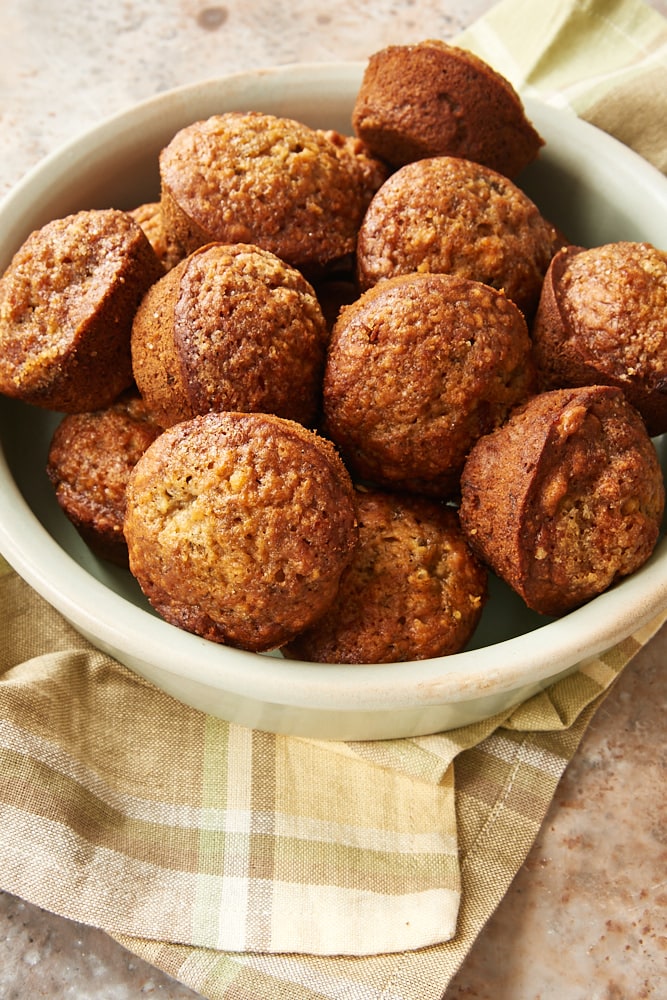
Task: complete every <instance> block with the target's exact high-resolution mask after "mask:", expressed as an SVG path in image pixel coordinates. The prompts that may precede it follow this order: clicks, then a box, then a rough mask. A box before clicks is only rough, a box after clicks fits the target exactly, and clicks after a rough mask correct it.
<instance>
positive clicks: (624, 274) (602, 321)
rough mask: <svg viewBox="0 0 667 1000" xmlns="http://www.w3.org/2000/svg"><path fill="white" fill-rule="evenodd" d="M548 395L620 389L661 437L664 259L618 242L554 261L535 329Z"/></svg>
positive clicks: (666, 298)
mask: <svg viewBox="0 0 667 1000" xmlns="http://www.w3.org/2000/svg"><path fill="white" fill-rule="evenodd" d="M533 338H534V341H535V357H536V360H537V364H538V367H539V371H540V377H541V381H542V383H543V385H544V386H545V387H549V388H555V387H559V386H569V385H584V384H591V383H595V382H603V383H607V384H611V385H616V386H618V387H619V388H621V389H623V391H624V392H625V394H626V396H627V398H628V399H629V400H630V402H631V403H632V404H633V405H634V406H636V407H637V409H638V410H639V411H640V413H641V414H642V416H643V417H644V419H645V420H646V422H647V424H648V426H649V430H650V432H651V433H652V434H662V433H664V432H665V431H666V430H667V392H666V391H665V383H666V381H667V253H666V252H665V251H663V250H659V249H657V248H656V247H654V246H653V245H652V244H650V243H646V242H643V243H642V242H630V241H620V242H617V243H608V244H605V245H603V246H598V247H591V248H589V249H584V248H582V247H571V248H568V249H567V250H563V251H561V252H560V253H559V254H557V255H556V257H554V260H553V262H552V265H551V267H550V268H549V271H548V273H547V278H546V281H545V285H544V288H543V291H542V296H541V299H540V306H539V309H538V312H537V316H536V318H535V323H534V324H533Z"/></svg>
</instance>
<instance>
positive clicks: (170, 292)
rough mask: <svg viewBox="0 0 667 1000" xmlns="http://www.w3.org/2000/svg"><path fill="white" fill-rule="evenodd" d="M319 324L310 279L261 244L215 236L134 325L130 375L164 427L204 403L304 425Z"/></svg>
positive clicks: (316, 371)
mask: <svg viewBox="0 0 667 1000" xmlns="http://www.w3.org/2000/svg"><path fill="white" fill-rule="evenodd" d="M326 339H327V327H326V322H325V319H324V316H323V314H322V310H321V308H320V305H319V302H318V300H317V297H316V295H315V292H314V291H313V288H312V286H311V285H310V284H309V283H308V282H307V281H306V279H305V278H304V277H303V275H302V274H301V273H300V272H299V271H297V270H296V268H293V267H290V266H289V265H287V264H285V263H284V262H283V261H282V260H280V259H279V258H278V257H276V256H275V254H273V253H271V252H270V251H268V250H262V249H260V248H259V247H254V246H251V245H246V244H235V245H232V246H228V245H225V244H219V243H213V244H209V245H207V246H205V247H202V248H200V249H199V250H197V251H195V252H194V253H192V254H190V255H189V256H188V257H187V258H186V259H185V260H184V261H182V262H181V263H180V264H178V265H176V266H175V267H173V268H172V269H171V270H170V271H169V273H168V274H166V275H165V276H164V277H163V278H162V279H161V280H160V281H158V282H156V284H155V285H154V286H153V287H152V288H151V289H150V291H149V292H148V294H147V295H146V296H145V298H144V300H143V302H142V303H141V306H140V308H139V309H138V311H137V314H136V316H135V319H134V323H133V326H132V365H133V372H134V377H135V379H136V382H137V385H138V386H139V389H140V390H141V393H142V395H143V397H144V399H145V400H146V401H147V403H148V404H149V406H150V407H151V409H152V410H153V412H154V413H155V414H156V415H157V417H158V419H159V420H160V421H161V422H162V424H163V425H164V426H165V427H166V426H169V425H171V424H173V423H176V422H177V421H179V420H187V419H189V418H190V417H193V416H196V415H197V414H199V413H208V412H209V411H210V410H243V411H249V412H266V413H276V414H277V415H278V416H282V417H287V418H288V419H293V420H298V421H299V422H300V423H304V424H312V423H313V422H314V420H315V417H316V415H317V413H318V412H319V407H320V395H321V379H322V371H323V368H324V353H325V346H326Z"/></svg>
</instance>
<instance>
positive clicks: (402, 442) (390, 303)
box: [323, 274, 534, 497]
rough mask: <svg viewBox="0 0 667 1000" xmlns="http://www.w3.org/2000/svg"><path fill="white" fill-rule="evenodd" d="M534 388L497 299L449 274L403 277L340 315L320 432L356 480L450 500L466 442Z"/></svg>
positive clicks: (526, 353)
mask: <svg viewBox="0 0 667 1000" xmlns="http://www.w3.org/2000/svg"><path fill="white" fill-rule="evenodd" d="M533 380H534V373H533V366H532V360H531V345H530V339H529V336H528V328H527V326H526V322H525V319H524V317H523V315H522V314H521V312H520V310H519V309H517V307H516V306H515V305H514V303H513V302H511V301H510V300H509V299H508V298H506V296H504V295H503V294H502V292H497V291H496V290H495V289H493V288H490V287H489V286H488V285H484V284H481V283H480V282H476V281H470V280H468V279H467V278H461V277H458V276H457V275H449V274H411V275H402V276H399V277H396V278H390V279H387V280H386V281H381V282H380V283H379V284H378V285H376V286H375V287H374V288H371V289H369V290H368V291H367V292H365V293H364V294H363V295H361V296H360V297H359V298H358V299H357V300H356V301H355V302H353V303H352V304H351V305H348V306H344V307H343V308H342V309H341V312H340V315H339V317H338V320H337V321H336V323H335V325H334V328H333V331H332V334H331V339H330V342H329V347H328V355H327V364H326V368H325V373H324V381H323V414H324V429H325V433H326V434H328V436H329V437H331V439H332V440H333V441H334V442H335V443H336V444H337V445H338V446H339V447H340V449H341V452H342V454H343V457H344V459H345V460H346V462H347V464H348V466H349V468H350V470H351V471H352V473H353V475H354V476H356V477H357V478H358V479H359V480H362V481H366V482H368V483H374V484H375V485H378V486H383V487H388V488H391V489H402V490H406V491H408V492H415V493H423V494H427V495H432V496H440V497H442V496H451V495H455V494H456V493H457V491H458V480H459V475H460V472H461V468H462V467H463V462H464V460H465V457H466V455H467V453H468V451H469V450H470V448H471V446H472V444H473V443H474V441H475V440H476V439H477V438H478V437H480V436H481V435H482V434H486V433H487V432H488V431H490V430H492V429H493V428H494V427H495V426H496V425H497V424H499V423H501V422H502V421H503V420H504V419H505V417H506V416H507V414H508V412H509V410H510V409H511V408H512V407H513V406H515V405H516V404H517V403H519V402H522V401H523V400H524V398H525V397H526V396H527V395H528V393H529V392H530V391H532V388H533Z"/></svg>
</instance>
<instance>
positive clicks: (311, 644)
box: [284, 491, 487, 663]
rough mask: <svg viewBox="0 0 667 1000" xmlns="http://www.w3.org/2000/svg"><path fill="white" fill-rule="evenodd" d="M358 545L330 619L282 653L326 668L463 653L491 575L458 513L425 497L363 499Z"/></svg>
mask: <svg viewBox="0 0 667 1000" xmlns="http://www.w3.org/2000/svg"><path fill="white" fill-rule="evenodd" d="M357 521H358V525H359V543H358V545H357V548H356V549H355V552H354V555H353V557H352V562H351V563H350V565H349V566H348V567H347V569H345V570H344V571H343V575H342V577H341V581H340V587H339V590H338V595H337V597H336V599H335V601H334V603H333V605H332V606H331V608H330V609H329V610H328V611H327V612H325V614H324V615H323V616H322V617H321V618H319V619H318V621H316V622H315V624H314V625H311V626H310V628H308V629H306V631H305V632H302V633H301V635H298V636H297V637H296V639H293V640H292V642H290V643H288V644H287V646H286V647H285V648H284V652H285V654H286V655H288V656H293V657H295V658H296V659H300V660H312V661H314V662H323V663H393V662H398V661H406V660H423V659H426V658H428V657H430V656H446V655H449V654H450V653H456V652H459V650H461V649H463V647H464V646H465V645H466V643H467V642H468V640H469V639H470V637H471V636H472V634H473V632H474V630H475V628H476V626H477V623H478V622H479V619H480V616H481V614H482V609H483V606H484V602H485V600H486V583H487V571H486V568H485V567H483V566H482V565H481V563H479V561H478V560H477V559H476V558H475V556H473V554H472V552H471V550H470V548H469V547H468V544H467V542H466V540H465V537H464V536H463V533H462V531H461V526H460V524H459V521H458V517H457V514H456V511H455V510H454V509H453V508H451V507H445V506H444V505H443V504H440V503H438V502H436V501H434V500H427V499H425V498H424V497H416V496H407V495H406V496H400V495H398V494H395V495H392V494H390V493H382V492H378V491H360V492H358V493H357Z"/></svg>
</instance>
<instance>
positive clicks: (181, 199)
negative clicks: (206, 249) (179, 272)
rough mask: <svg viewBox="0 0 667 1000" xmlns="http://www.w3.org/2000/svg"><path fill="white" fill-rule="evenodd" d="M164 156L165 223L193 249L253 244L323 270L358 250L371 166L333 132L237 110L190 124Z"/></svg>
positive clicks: (298, 264) (177, 240)
mask: <svg viewBox="0 0 667 1000" xmlns="http://www.w3.org/2000/svg"><path fill="white" fill-rule="evenodd" d="M159 162H160V179H161V204H162V215H163V221H164V226H165V231H166V233H167V235H168V237H169V239H172V240H173V241H174V242H175V243H176V244H177V245H179V246H181V247H182V248H183V250H184V251H185V252H186V253H191V252H192V251H193V250H195V249H197V248H198V247H200V246H202V245H203V244H205V243H210V242H221V243H253V244H256V245H258V246H261V247H264V248H265V249H267V250H271V251H272V252H273V253H275V254H277V255H278V256H279V257H281V258H282V259H283V260H285V261H286V262H287V263H289V264H293V265H294V266H295V267H299V268H302V269H309V268H313V269H315V270H317V269H320V268H321V267H323V266H325V265H327V264H329V263H330V262H331V261H335V260H337V259H339V258H341V257H344V256H345V255H347V254H350V253H352V252H353V251H354V247H355V243H356V235H357V229H358V228H359V223H360V222H361V218H362V215H363V213H364V210H365V208H366V205H367V203H368V190H367V185H368V180H367V174H366V171H365V169H361V168H360V167H359V166H358V165H357V160H356V158H355V157H353V156H351V155H341V151H340V149H339V148H338V147H337V146H336V145H335V144H334V143H333V142H332V141H331V140H330V139H329V138H328V137H327V135H326V134H325V133H324V132H323V131H320V130H315V129H311V128H308V126H306V125H304V124H302V123H300V122H297V121H294V120H292V119H288V118H278V117H275V116H273V115H267V114H262V113H260V112H248V113H243V112H228V113H226V114H221V115H213V116H212V117H210V118H208V119H206V120H203V121H198V122H194V123H193V124H191V125H189V126H186V127H185V128H183V129H181V130H180V131H179V132H177V134H176V135H175V136H174V137H173V139H172V140H171V142H170V143H169V144H168V145H167V146H166V148H165V149H163V150H162V152H161V154H160V161H159Z"/></svg>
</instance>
